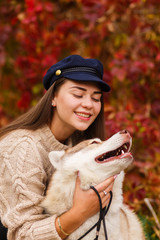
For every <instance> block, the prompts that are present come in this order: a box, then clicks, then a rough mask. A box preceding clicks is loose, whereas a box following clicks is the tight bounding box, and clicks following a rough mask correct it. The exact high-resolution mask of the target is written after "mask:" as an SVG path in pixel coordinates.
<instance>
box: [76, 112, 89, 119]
mask: <svg viewBox="0 0 160 240" xmlns="http://www.w3.org/2000/svg"><path fill="white" fill-rule="evenodd" d="M75 114H76V115H77V116H78V117H79V118H80V119H83V120H89V119H90V117H91V116H92V115H91V114H90V113H82V112H75Z"/></svg>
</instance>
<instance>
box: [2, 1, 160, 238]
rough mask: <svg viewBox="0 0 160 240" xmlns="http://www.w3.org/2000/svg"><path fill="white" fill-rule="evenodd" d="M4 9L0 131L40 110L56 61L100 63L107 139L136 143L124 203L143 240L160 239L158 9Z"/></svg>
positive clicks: (121, 5)
mask: <svg viewBox="0 0 160 240" xmlns="http://www.w3.org/2000/svg"><path fill="white" fill-rule="evenodd" d="M0 4H1V5H0V18H1V21H0V66H1V70H0V87H1V94H0V126H4V125H6V124H7V123H8V122H10V121H11V120H12V119H14V118H16V117H17V116H18V115H19V114H21V113H23V112H25V111H26V110H27V109H28V108H29V107H31V106H33V105H34V104H36V103H37V101H38V99H39V98H40V97H41V96H42V94H43V93H44V90H43V86H42V78H43V76H44V74H45V72H46V70H47V69H48V68H49V67H50V66H51V65H53V64H54V63H56V62H57V61H58V60H60V59H62V58H63V57H66V56H68V55H70V54H80V55H82V56H85V57H92V58H98V59H100V60H101V61H102V62H103V65H104V80H105V81H106V82H108V83H109V84H110V85H111V87H112V91H111V93H110V94H108V95H105V115H106V129H107V135H108V137H109V136H111V135H112V134H113V133H115V132H117V131H119V130H121V129H128V130H129V131H130V133H131V135H132V137H133V147H132V152H133V155H134V158H135V161H134V164H133V166H132V167H131V168H130V169H128V171H127V174H126V179H125V184H124V191H125V194H124V197H125V202H127V203H128V204H129V205H130V206H131V207H132V208H133V209H134V210H135V211H136V212H137V213H138V215H139V217H140V219H141V221H142V223H143V225H144V229H145V232H146V239H160V223H159V222H160V14H159V13H160V1H159V0H75V1H73V0H57V1H55V0H48V1H47V0H41V1H40V0H22V1H18V0H1V3H0ZM148 202H149V206H150V207H152V208H153V209H150V208H149V206H148V205H147V203H148ZM153 210H154V211H155V212H153ZM154 213H155V214H154Z"/></svg>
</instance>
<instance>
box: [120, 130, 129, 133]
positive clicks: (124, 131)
mask: <svg viewBox="0 0 160 240" xmlns="http://www.w3.org/2000/svg"><path fill="white" fill-rule="evenodd" d="M119 133H120V134H127V133H129V132H128V131H127V130H122V131H120V132H119Z"/></svg>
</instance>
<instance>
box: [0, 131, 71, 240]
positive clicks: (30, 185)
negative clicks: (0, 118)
mask: <svg viewBox="0 0 160 240" xmlns="http://www.w3.org/2000/svg"><path fill="white" fill-rule="evenodd" d="M65 148H67V146H66V145H63V144H61V143H60V142H58V141H57V140H56V139H55V137H54V136H53V134H52V132H51V131H50V129H49V128H48V126H44V127H42V128H41V129H38V130H36V131H30V130H16V131H13V132H12V133H10V134H9V135H8V136H6V137H5V138H3V139H2V140H1V141H0V218H1V221H2V223H3V224H4V225H5V226H6V227H7V228H8V240H22V239H23V240H44V239H45V240H51V239H52V240H60V239H61V238H60V237H59V235H58V234H57V232H56V229H55V218H56V216H49V215H46V214H43V209H42V208H41V207H39V203H40V202H41V200H42V199H43V197H44V193H45V189H46V184H47V182H48V181H49V178H50V177H51V174H52V173H53V171H54V169H53V167H52V165H51V163H50V161H49V158H48V153H49V152H50V151H53V150H61V149H65Z"/></svg>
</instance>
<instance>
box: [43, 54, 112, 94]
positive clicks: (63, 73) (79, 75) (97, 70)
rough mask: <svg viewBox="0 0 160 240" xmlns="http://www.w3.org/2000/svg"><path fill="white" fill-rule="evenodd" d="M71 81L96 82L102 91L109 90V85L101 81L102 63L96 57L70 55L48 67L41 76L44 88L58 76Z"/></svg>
mask: <svg viewBox="0 0 160 240" xmlns="http://www.w3.org/2000/svg"><path fill="white" fill-rule="evenodd" d="M62 77H64V78H67V79H70V80H73V81H83V82H97V83H99V84H100V86H101V90H102V91H104V92H109V91H110V86H109V85H108V84H107V83H106V82H104V81H103V65H102V63H101V62H100V61H99V60H98V59H91V58H83V57H81V56H79V55H71V56H68V57H66V58H64V59H63V60H61V61H59V62H57V63H56V64H54V65H53V66H52V67H50V68H49V69H48V71H47V73H46V75H45V76H44V78H43V85H44V87H45V89H46V90H48V89H49V88H50V86H51V85H52V84H53V83H54V82H55V81H56V80H57V79H59V78H62Z"/></svg>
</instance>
